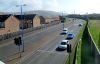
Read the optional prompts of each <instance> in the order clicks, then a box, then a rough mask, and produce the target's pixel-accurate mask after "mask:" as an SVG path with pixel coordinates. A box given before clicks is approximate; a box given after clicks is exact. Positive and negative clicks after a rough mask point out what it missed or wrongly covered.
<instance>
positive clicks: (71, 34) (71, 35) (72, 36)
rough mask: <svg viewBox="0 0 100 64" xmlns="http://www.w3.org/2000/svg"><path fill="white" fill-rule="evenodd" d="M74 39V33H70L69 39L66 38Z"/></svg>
mask: <svg viewBox="0 0 100 64" xmlns="http://www.w3.org/2000/svg"><path fill="white" fill-rule="evenodd" d="M73 38H74V35H73V33H68V36H67V38H66V39H73Z"/></svg>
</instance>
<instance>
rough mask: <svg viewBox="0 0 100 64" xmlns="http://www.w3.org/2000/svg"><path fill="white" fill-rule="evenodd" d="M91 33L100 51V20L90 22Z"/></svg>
mask: <svg viewBox="0 0 100 64" xmlns="http://www.w3.org/2000/svg"><path fill="white" fill-rule="evenodd" d="M89 29H90V33H91V35H92V37H93V39H94V41H95V44H96V45H97V47H98V49H99V51H100V20H90V21H89Z"/></svg>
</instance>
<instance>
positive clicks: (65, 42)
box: [58, 40, 69, 50]
mask: <svg viewBox="0 0 100 64" xmlns="http://www.w3.org/2000/svg"><path fill="white" fill-rule="evenodd" d="M67 44H69V41H68V40H62V41H61V43H60V45H59V46H58V50H66V49H67Z"/></svg>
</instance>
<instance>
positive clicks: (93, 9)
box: [0, 0, 100, 14]
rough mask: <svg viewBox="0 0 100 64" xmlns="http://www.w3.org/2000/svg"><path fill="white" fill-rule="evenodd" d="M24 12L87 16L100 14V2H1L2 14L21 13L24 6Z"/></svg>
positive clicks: (95, 0)
mask: <svg viewBox="0 0 100 64" xmlns="http://www.w3.org/2000/svg"><path fill="white" fill-rule="evenodd" d="M23 4H26V6H23V11H31V10H32V11H33V10H49V11H56V12H64V13H68V14H73V13H76V14H86V13H89V14H90V13H100V6H99V4H100V0H0V11H1V12H2V11H3V12H20V7H16V5H23Z"/></svg>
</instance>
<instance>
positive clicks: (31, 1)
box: [0, 0, 61, 11]
mask: <svg viewBox="0 0 100 64" xmlns="http://www.w3.org/2000/svg"><path fill="white" fill-rule="evenodd" d="M0 4H1V5H0V6H3V7H2V8H1V9H3V10H6V11H12V10H13V11H18V8H16V5H19V4H26V5H27V6H25V7H23V8H24V10H26V11H28V10H52V11H59V10H60V9H61V6H60V4H59V2H58V1H57V0H23V2H22V1H20V0H9V1H8V0H0ZM14 9H15V10H14Z"/></svg>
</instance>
